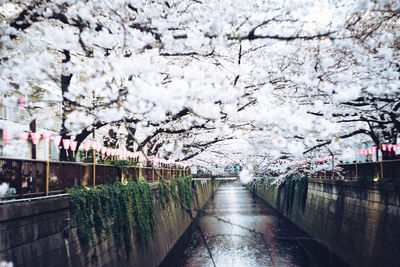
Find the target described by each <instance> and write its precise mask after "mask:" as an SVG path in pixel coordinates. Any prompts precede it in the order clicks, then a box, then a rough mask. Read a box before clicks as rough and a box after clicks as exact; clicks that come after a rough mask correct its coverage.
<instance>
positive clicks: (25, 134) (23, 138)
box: [18, 132, 29, 144]
mask: <svg viewBox="0 0 400 267" xmlns="http://www.w3.org/2000/svg"><path fill="white" fill-rule="evenodd" d="M28 138H29V133H28V132H23V133H21V134H20V135H19V137H18V139H19V140H21V141H23V142H24V144H26V142H28Z"/></svg>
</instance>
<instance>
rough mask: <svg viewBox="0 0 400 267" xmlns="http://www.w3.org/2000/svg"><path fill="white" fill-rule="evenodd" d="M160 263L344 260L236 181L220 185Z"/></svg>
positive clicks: (325, 262) (319, 262)
mask: <svg viewBox="0 0 400 267" xmlns="http://www.w3.org/2000/svg"><path fill="white" fill-rule="evenodd" d="M160 266H161V267H166V266H174V267H175V266H218V267H220V266H221V267H223V266H229V267H233V266H243V267H245V266H246V267H247V266H249V267H250V266H251V267H254V266H274V267H276V266H279V267H281V266H282V267H285V266H291V267H295V266H318V267H319V266H321V267H329V266H332V267H337V266H346V265H345V264H344V263H343V262H342V261H341V260H340V259H338V258H337V257H335V256H334V255H333V254H331V253H330V252H329V250H328V249H326V248H324V247H323V246H321V245H320V244H319V243H318V242H317V241H315V240H312V239H311V238H310V237H309V236H307V235H306V234H305V233H304V232H302V231H300V230H299V229H298V228H297V227H296V226H294V225H293V224H292V223H290V222H289V221H288V220H286V219H285V218H283V217H282V216H281V215H279V214H278V213H277V212H276V211H275V210H274V209H273V208H272V207H271V206H269V205H267V204H266V203H265V202H263V200H261V199H259V198H258V197H257V196H255V195H253V194H252V192H251V191H249V190H247V189H246V188H245V187H244V186H243V185H242V184H240V183H239V182H235V183H226V184H222V185H221V186H220V187H219V189H218V191H217V192H216V193H215V195H214V197H213V198H212V199H211V200H210V201H209V202H208V203H207V205H206V207H205V208H204V212H203V214H201V215H199V216H198V217H197V218H196V220H195V221H194V223H192V225H191V226H190V227H189V229H188V230H187V231H186V232H185V234H184V235H183V236H182V238H181V239H180V240H179V242H178V243H177V244H176V245H175V247H174V248H173V249H172V250H171V252H170V253H169V254H168V256H167V257H166V259H165V260H164V261H163V262H162V263H161V265H160Z"/></svg>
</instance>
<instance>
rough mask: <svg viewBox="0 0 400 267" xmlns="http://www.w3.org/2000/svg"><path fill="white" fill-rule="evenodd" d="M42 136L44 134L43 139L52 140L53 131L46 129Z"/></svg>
mask: <svg viewBox="0 0 400 267" xmlns="http://www.w3.org/2000/svg"><path fill="white" fill-rule="evenodd" d="M42 136H43V141H45V142H47V141H49V140H50V137H51V133H50V132H49V131H44V132H42Z"/></svg>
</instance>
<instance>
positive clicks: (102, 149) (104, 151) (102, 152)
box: [101, 146, 107, 155]
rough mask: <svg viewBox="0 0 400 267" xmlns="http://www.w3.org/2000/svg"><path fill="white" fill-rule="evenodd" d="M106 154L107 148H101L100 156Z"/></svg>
mask: <svg viewBox="0 0 400 267" xmlns="http://www.w3.org/2000/svg"><path fill="white" fill-rule="evenodd" d="M106 152H107V147H105V146H103V147H102V148H101V154H103V155H104V154H105V153H106Z"/></svg>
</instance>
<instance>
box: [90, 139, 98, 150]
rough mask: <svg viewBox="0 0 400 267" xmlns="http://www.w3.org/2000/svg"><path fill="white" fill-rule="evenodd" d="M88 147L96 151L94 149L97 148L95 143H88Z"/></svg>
mask: <svg viewBox="0 0 400 267" xmlns="http://www.w3.org/2000/svg"><path fill="white" fill-rule="evenodd" d="M90 147H91V148H93V149H95V150H96V148H97V143H96V142H93V141H92V142H90Z"/></svg>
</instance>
